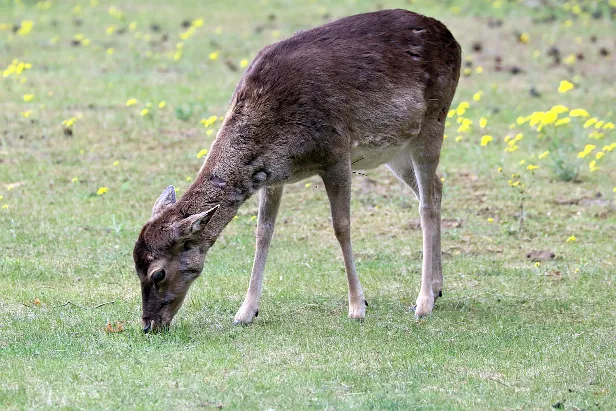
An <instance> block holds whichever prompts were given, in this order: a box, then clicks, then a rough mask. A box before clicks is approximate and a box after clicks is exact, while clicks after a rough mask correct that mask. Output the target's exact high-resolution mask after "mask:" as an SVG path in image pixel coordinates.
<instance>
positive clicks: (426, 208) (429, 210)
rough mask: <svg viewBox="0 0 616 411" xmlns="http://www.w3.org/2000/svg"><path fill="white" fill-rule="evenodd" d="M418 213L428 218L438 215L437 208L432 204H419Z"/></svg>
mask: <svg viewBox="0 0 616 411" xmlns="http://www.w3.org/2000/svg"><path fill="white" fill-rule="evenodd" d="M419 215H420V216H422V217H425V218H428V219H433V218H436V217H437V216H438V208H437V207H436V206H435V205H434V204H430V205H421V206H419Z"/></svg>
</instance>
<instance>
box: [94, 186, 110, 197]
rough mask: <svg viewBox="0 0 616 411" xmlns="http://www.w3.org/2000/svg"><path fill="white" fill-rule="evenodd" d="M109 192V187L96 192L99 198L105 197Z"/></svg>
mask: <svg viewBox="0 0 616 411" xmlns="http://www.w3.org/2000/svg"><path fill="white" fill-rule="evenodd" d="M107 191H109V188H107V187H105V186H103V187H100V188H99V189H98V191H97V192H96V195H98V196H102V195H103V194H105V193H106V192H107Z"/></svg>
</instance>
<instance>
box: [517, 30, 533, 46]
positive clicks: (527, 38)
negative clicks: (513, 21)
mask: <svg viewBox="0 0 616 411" xmlns="http://www.w3.org/2000/svg"><path fill="white" fill-rule="evenodd" d="M518 40H519V41H520V43H522V44H528V42H529V41H530V35H529V34H528V33H526V32H524V33H522V34H520V37H518Z"/></svg>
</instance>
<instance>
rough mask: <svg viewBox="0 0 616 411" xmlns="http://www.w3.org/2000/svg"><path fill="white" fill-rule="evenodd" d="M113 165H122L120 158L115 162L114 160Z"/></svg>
mask: <svg viewBox="0 0 616 411" xmlns="http://www.w3.org/2000/svg"><path fill="white" fill-rule="evenodd" d="M112 165H113V166H114V167H117V166H119V165H120V161H119V160H116V161H114V162H113V164H112Z"/></svg>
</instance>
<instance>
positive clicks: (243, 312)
mask: <svg viewBox="0 0 616 411" xmlns="http://www.w3.org/2000/svg"><path fill="white" fill-rule="evenodd" d="M258 315H259V309H258V308H257V309H251V308H247V309H244V307H242V308H240V310H239V311H238V312H237V314H235V318H234V319H233V325H250V324H252V322H253V321H254V319H255V318H257V316H258Z"/></svg>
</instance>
